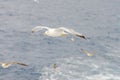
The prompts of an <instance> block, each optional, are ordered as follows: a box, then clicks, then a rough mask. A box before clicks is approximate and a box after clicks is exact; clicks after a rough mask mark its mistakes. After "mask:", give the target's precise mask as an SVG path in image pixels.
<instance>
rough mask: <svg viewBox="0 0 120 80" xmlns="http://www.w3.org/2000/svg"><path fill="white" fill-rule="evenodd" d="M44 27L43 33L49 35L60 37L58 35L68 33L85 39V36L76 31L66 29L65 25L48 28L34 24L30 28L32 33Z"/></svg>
mask: <svg viewBox="0 0 120 80" xmlns="http://www.w3.org/2000/svg"><path fill="white" fill-rule="evenodd" d="M43 29H46V31H45V32H44V35H47V36H51V37H60V36H67V35H68V34H71V35H75V36H78V37H80V38H82V39H86V37H85V36H84V35H82V34H80V33H78V32H76V31H75V30H73V29H68V28H65V27H59V28H49V27H46V26H36V27H35V28H33V29H32V33H34V32H37V31H40V30H43Z"/></svg>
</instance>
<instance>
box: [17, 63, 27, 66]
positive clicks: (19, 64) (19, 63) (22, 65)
mask: <svg viewBox="0 0 120 80" xmlns="http://www.w3.org/2000/svg"><path fill="white" fill-rule="evenodd" d="M17 64H19V65H22V66H28V65H27V64H24V63H17Z"/></svg>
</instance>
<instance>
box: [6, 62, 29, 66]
mask: <svg viewBox="0 0 120 80" xmlns="http://www.w3.org/2000/svg"><path fill="white" fill-rule="evenodd" d="M8 64H18V65H22V66H28V65H27V64H24V63H20V62H8Z"/></svg>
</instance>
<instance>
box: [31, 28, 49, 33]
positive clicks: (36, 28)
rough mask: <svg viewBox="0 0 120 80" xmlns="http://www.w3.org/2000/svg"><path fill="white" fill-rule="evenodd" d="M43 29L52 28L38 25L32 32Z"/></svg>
mask: <svg viewBox="0 0 120 80" xmlns="http://www.w3.org/2000/svg"><path fill="white" fill-rule="evenodd" d="M42 29H50V28H49V27H46V26H36V27H35V28H33V29H32V33H34V32H37V31H39V30H42Z"/></svg>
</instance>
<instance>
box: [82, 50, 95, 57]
mask: <svg viewBox="0 0 120 80" xmlns="http://www.w3.org/2000/svg"><path fill="white" fill-rule="evenodd" d="M81 51H82V52H84V53H85V54H87V56H89V57H91V56H93V55H94V53H91V52H89V51H87V50H84V49H81Z"/></svg>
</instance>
